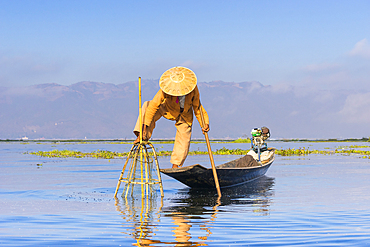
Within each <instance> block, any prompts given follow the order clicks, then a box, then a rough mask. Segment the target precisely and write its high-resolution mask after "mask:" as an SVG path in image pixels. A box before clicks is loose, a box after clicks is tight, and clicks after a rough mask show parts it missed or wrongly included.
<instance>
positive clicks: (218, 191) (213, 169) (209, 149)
mask: <svg viewBox="0 0 370 247" xmlns="http://www.w3.org/2000/svg"><path fill="white" fill-rule="evenodd" d="M199 110H200V117H201V119H202V126H203V127H204V126H205V125H206V123H205V121H204V115H203V111H202V104H200V106H199ZM204 135H205V137H206V142H207V148H208V154H209V159H210V160H211V165H212V171H213V178H214V180H215V184H216V189H217V194H218V197H219V198H220V197H221V189H220V184H219V183H218V177H217V171H216V167H215V162H214V160H213V154H212V150H211V144H210V142H209V138H208V133H207V132H204Z"/></svg>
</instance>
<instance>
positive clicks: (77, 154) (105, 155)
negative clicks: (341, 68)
mask: <svg viewBox="0 0 370 247" xmlns="http://www.w3.org/2000/svg"><path fill="white" fill-rule="evenodd" d="M350 147H356V148H369V147H370V146H350ZM248 152H249V150H243V149H239V148H237V149H227V148H225V147H223V148H221V149H217V150H216V151H213V152H212V153H213V154H214V155H246V154H247V153H248ZM156 153H157V156H170V155H171V154H172V151H165V150H160V151H159V150H157V151H156ZM275 153H276V154H277V155H280V156H304V155H310V154H323V155H330V154H342V155H351V154H356V155H362V157H363V158H370V151H368V150H358V149H352V148H350V149H348V148H346V147H338V148H337V149H335V150H310V149H306V148H297V149H295V148H288V149H276V150H275ZM29 154H32V155H39V156H42V157H48V158H70V157H73V158H97V159H117V158H125V157H126V156H127V155H128V152H122V153H120V152H112V151H106V150H97V151H93V152H87V153H84V152H81V151H72V150H57V149H56V150H53V151H38V152H30V153H29ZM207 154H208V152H207V151H199V150H198V151H190V152H189V155H207Z"/></svg>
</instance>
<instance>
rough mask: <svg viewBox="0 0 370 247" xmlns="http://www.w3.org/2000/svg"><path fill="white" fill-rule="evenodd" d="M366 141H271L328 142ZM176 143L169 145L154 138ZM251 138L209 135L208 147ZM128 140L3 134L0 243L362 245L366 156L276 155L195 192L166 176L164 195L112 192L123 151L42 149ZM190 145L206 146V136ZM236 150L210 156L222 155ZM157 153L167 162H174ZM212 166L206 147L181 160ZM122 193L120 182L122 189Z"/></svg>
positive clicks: (369, 230) (368, 196)
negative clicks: (251, 174) (216, 139)
mask: <svg viewBox="0 0 370 247" xmlns="http://www.w3.org/2000/svg"><path fill="white" fill-rule="evenodd" d="M351 144H356V145H369V143H342V142H341V143H298V142H297V143H296V142H289V143H288V142H269V146H273V147H276V148H289V147H290V148H302V147H305V148H309V149H320V150H330V149H334V148H336V147H338V146H349V145H351ZM154 145H155V146H156V148H158V149H161V150H171V149H172V145H170V144H166V145H164V144H154ZM222 147H227V148H230V149H231V148H242V149H248V148H249V144H223V143H212V149H213V150H216V149H220V148H222ZM130 148H131V145H127V144H107V143H93V144H76V143H64V144H63V143H61V144H55V143H39V144H38V143H28V144H22V143H19V142H14V143H6V142H0V168H1V173H0V246H59V245H65V246H71V245H72V246H87V245H89V246H296V245H307V246H366V245H370V179H369V178H370V159H368V158H363V157H362V156H358V155H350V156H344V155H309V156H301V157H298V156H292V157H282V156H277V157H276V159H275V161H274V163H273V164H272V166H271V167H270V169H269V170H268V172H267V173H266V176H264V177H262V178H260V179H258V180H255V181H253V182H251V183H247V184H245V185H243V186H239V187H235V188H230V189H227V190H226V189H224V190H222V193H223V196H222V198H221V200H220V201H218V200H217V197H215V191H197V190H193V189H189V188H187V187H186V186H185V185H183V184H181V183H179V182H177V181H176V180H173V179H171V178H169V177H167V176H166V175H162V180H163V186H164V194H165V195H164V198H163V199H161V197H160V193H159V191H158V192H157V193H154V194H153V195H152V196H151V197H150V198H149V197H148V198H144V199H142V198H141V195H139V194H137V195H136V196H135V195H134V197H133V198H132V197H130V196H129V197H128V199H127V200H125V199H124V198H122V197H119V198H118V200H115V199H114V198H113V195H114V191H115V187H116V185H117V180H118V177H119V175H120V172H121V169H122V167H123V163H124V161H125V159H113V160H103V159H94V158H84V159H76V158H67V159H63V158H43V157H38V156H34V155H30V154H25V152H31V151H40V150H42V151H49V150H53V149H58V150H62V149H69V150H79V151H83V152H87V151H94V150H98V149H99V150H110V151H119V152H122V151H128V150H129V149H130ZM191 149H192V150H206V145H205V144H204V143H200V144H192V145H191ZM238 157H239V156H214V159H215V163H216V165H217V164H222V163H225V162H227V161H230V160H234V159H236V158H238ZM169 160H170V158H169V157H160V158H159V163H160V166H161V168H168V167H170V165H171V164H170V163H169ZM196 163H199V164H202V165H204V166H206V167H209V166H210V165H209V158H208V156H189V157H188V159H187V161H186V164H185V165H192V164H196ZM120 192H122V189H121V190H120Z"/></svg>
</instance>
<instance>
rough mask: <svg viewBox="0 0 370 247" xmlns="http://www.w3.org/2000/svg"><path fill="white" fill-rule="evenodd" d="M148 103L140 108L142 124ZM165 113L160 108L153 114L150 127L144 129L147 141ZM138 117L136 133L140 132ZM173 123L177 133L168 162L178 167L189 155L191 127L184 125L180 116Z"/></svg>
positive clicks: (163, 109) (183, 120)
mask: <svg viewBox="0 0 370 247" xmlns="http://www.w3.org/2000/svg"><path fill="white" fill-rule="evenodd" d="M149 103H150V101H145V102H144V104H143V106H142V109H141V115H142V123H144V117H145V112H146V108H147V107H148V105H149ZM165 113H166V109H165V107H162V106H160V107H159V109H158V110H157V112H156V113H155V115H154V117H153V120H152V122H151V124H150V126H148V127H147V128H146V130H147V135H148V138H149V139H150V137H151V136H152V133H153V130H154V128H155V123H156V122H157V121H158V120H159V119H160V118H161V117H164V116H165ZM139 117H140V116H139ZM139 117H138V119H137V121H136V125H135V128H134V131H137V132H140V129H141V126H140V118H139ZM175 121H176V123H175V127H176V130H177V131H176V136H175V144H174V146H173V150H172V155H171V160H170V162H171V163H172V164H174V165H178V166H179V167H180V166H182V165H183V164H184V162H185V159H186V157H187V156H188V153H189V148H190V140H191V132H192V126H189V124H187V123H186V121H185V119H184V118H183V117H182V116H181V114H180V115H179V117H178V118H177V119H176V120H175Z"/></svg>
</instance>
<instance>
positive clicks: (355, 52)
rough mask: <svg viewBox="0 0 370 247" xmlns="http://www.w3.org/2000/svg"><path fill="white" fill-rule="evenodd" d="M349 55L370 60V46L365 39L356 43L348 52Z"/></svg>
mask: <svg viewBox="0 0 370 247" xmlns="http://www.w3.org/2000/svg"><path fill="white" fill-rule="evenodd" d="M349 55H350V56H360V57H365V58H370V44H369V42H368V41H367V39H363V40H360V41H359V42H357V43H356V44H355V47H353V49H352V50H351V51H350V52H349Z"/></svg>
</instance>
